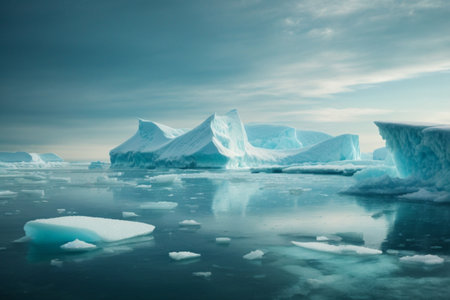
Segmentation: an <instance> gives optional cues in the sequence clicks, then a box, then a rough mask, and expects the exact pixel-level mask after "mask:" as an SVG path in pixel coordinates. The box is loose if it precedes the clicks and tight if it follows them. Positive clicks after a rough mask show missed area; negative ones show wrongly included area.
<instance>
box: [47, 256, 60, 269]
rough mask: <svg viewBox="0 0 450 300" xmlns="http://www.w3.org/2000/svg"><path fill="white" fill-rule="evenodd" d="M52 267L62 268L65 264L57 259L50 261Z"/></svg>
mask: <svg viewBox="0 0 450 300" xmlns="http://www.w3.org/2000/svg"><path fill="white" fill-rule="evenodd" d="M50 265H51V266H54V267H58V268H61V267H62V265H63V262H62V260H60V259H57V258H55V259H52V260H51V261H50Z"/></svg>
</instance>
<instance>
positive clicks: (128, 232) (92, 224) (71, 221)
mask: <svg viewBox="0 0 450 300" xmlns="http://www.w3.org/2000/svg"><path fill="white" fill-rule="evenodd" d="M154 229H155V226H153V225H150V224H145V223H141V222H132V221H124V220H115V219H106V218H95V217H85V216H65V217H58V218H50V219H38V220H34V221H29V222H27V223H26V224H25V226H24V230H25V234H26V236H27V237H30V238H31V240H32V241H33V242H36V243H65V242H69V241H73V240H75V239H80V240H83V241H86V242H99V241H103V242H114V241H119V240H123V239H128V238H132V237H136V236H141V235H146V234H150V233H152V232H153V230H154Z"/></svg>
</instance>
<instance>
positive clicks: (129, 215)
mask: <svg viewBox="0 0 450 300" xmlns="http://www.w3.org/2000/svg"><path fill="white" fill-rule="evenodd" d="M122 217H123V218H134V217H139V215H137V214H136V213H134V212H132V211H123V212H122Z"/></svg>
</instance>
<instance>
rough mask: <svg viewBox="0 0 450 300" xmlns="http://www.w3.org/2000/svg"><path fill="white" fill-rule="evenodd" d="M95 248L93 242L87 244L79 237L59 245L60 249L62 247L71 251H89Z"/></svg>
mask: <svg viewBox="0 0 450 300" xmlns="http://www.w3.org/2000/svg"><path fill="white" fill-rule="evenodd" d="M95 248H97V246H96V245H94V244H89V243H86V242H84V241H81V240H79V239H75V240H74V241H72V242H68V243H65V244H64V245H61V249H64V250H66V251H72V252H82V251H90V250H94V249H95Z"/></svg>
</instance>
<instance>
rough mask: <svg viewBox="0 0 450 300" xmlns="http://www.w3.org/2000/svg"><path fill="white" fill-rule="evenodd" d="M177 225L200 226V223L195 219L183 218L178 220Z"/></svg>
mask: <svg viewBox="0 0 450 300" xmlns="http://www.w3.org/2000/svg"><path fill="white" fill-rule="evenodd" d="M178 225H180V226H200V225H202V224H201V223H199V222H197V221H195V220H183V221H181V222H178Z"/></svg>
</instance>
